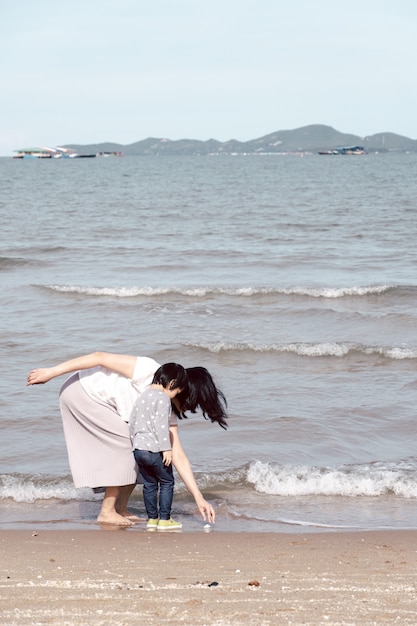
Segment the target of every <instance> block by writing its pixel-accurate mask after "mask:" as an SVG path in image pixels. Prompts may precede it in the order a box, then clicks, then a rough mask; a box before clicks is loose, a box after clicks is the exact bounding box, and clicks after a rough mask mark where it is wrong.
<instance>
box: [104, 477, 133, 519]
mask: <svg viewBox="0 0 417 626" xmlns="http://www.w3.org/2000/svg"><path fill="white" fill-rule="evenodd" d="M128 487H132V485H128ZM133 487H134V485H133ZM121 489H123V487H106V492H105V494H104V498H103V503H102V505H101V509H100V513H99V515H98V517H97V521H98V522H100V523H101V524H117V525H118V526H131V525H132V522H131V521H130V520H129V519H127V518H126V517H124V516H123V515H120V514H119V513H118V512H117V511H116V501H117V499H118V497H119V495H120V490H121ZM130 493H131V492H130Z"/></svg>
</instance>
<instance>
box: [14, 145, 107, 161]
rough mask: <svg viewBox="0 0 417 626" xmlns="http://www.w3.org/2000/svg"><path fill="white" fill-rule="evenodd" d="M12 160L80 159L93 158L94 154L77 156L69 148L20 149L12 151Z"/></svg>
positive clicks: (76, 153)
mask: <svg viewBox="0 0 417 626" xmlns="http://www.w3.org/2000/svg"><path fill="white" fill-rule="evenodd" d="M14 152H15V153H16V154H14V155H13V158H14V159H81V158H85V157H90V158H91V157H95V156H96V155H95V154H78V152H75V150H71V149H70V148H60V147H59V146H55V147H53V148H52V147H49V146H48V147H43V148H22V149H21V150H14Z"/></svg>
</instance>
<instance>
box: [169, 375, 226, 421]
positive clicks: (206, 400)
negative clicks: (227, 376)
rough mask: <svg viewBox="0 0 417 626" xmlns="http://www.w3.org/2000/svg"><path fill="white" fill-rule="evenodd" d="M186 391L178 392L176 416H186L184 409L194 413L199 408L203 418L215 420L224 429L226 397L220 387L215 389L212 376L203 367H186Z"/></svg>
mask: <svg viewBox="0 0 417 626" xmlns="http://www.w3.org/2000/svg"><path fill="white" fill-rule="evenodd" d="M185 371H186V373H187V376H188V391H183V392H181V393H179V394H178V396H177V398H178V400H179V402H180V406H181V413H180V414H178V417H180V418H183V417H185V418H186V417H187V415H185V411H191V413H196V412H197V409H198V408H200V409H201V411H202V413H203V416H204V418H205V419H209V420H211V421H212V422H217V423H218V424H219V426H221V427H222V428H224V429H225V430H226V428H227V422H226V419H227V413H226V407H227V402H226V398H225V396H224V394H223V392H222V391H220V389H217V387H216V385H215V384H214V381H213V378H212V377H211V374H210V372H209V371H208V370H206V368H205V367H187V369H186V370H185Z"/></svg>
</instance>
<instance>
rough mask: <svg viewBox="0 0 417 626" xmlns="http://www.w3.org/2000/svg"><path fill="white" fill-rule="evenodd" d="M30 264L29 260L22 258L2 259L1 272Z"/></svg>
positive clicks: (0, 259) (0, 263) (0, 258)
mask: <svg viewBox="0 0 417 626" xmlns="http://www.w3.org/2000/svg"><path fill="white" fill-rule="evenodd" d="M28 263H30V261H28V260H27V259H23V258H22V257H5V256H2V257H0V271H4V270H10V269H13V268H15V267H20V266H22V265H27V264H28Z"/></svg>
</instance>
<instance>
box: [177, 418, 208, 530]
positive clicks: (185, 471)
mask: <svg viewBox="0 0 417 626" xmlns="http://www.w3.org/2000/svg"><path fill="white" fill-rule="evenodd" d="M169 430H170V434H171V445H172V462H173V464H174V466H175V469H176V470H177V472H178V474H179V475H180V477H181V480H182V481H183V482H184V484H185V486H186V487H187V489H188V491H189V492H190V493H191V495H192V496H193V498H194V500H195V503H196V505H197V507H198V510H199V511H200V514H201V517H202V518H203V520H204V521H208V522H211V523H214V522H215V519H216V514H215V512H214V509H213V507H212V506H211V504H209V503H208V502H207V501H206V500H205V499H204V497H203V494H202V493H201V491H200V489H199V488H198V485H197V483H196V480H195V478H194V474H193V470H192V469H191V465H190V462H189V460H188V458H187V455H186V454H185V452H184V450H183V448H182V445H181V441H180V437H179V433H178V426H171V427H170V429H169Z"/></svg>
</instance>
